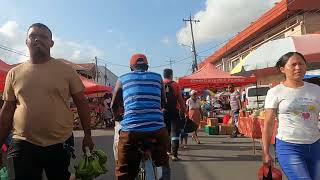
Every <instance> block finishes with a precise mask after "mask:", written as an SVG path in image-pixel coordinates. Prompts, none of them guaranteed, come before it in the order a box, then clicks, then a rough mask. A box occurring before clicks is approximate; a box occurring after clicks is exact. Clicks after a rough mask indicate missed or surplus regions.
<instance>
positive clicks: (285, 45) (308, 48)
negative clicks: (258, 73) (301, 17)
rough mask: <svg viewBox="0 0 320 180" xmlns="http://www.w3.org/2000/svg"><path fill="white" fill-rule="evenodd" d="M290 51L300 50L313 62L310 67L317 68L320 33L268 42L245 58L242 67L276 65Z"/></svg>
mask: <svg viewBox="0 0 320 180" xmlns="http://www.w3.org/2000/svg"><path fill="white" fill-rule="evenodd" d="M288 52H300V53H301V54H303V55H304V56H305V58H306V60H307V62H308V63H309V64H313V65H312V66H310V67H309V69H310V70H311V69H316V68H317V66H315V64H316V63H320V34H307V35H302V36H292V37H286V38H283V39H277V40H273V41H269V42H266V43H264V44H263V45H261V46H260V47H258V48H257V49H255V50H254V51H252V52H251V53H250V54H249V55H248V57H246V58H245V62H243V65H242V68H243V70H244V71H253V70H257V69H264V68H270V67H274V66H275V65H276V63H277V61H278V60H279V58H280V57H281V56H282V55H284V54H286V53H288ZM237 68H238V69H237V70H239V69H242V68H239V67H237ZM235 71H236V70H235Z"/></svg>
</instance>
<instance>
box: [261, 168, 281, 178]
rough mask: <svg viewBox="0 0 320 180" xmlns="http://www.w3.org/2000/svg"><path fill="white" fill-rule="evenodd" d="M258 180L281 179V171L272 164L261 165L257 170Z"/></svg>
mask: <svg viewBox="0 0 320 180" xmlns="http://www.w3.org/2000/svg"><path fill="white" fill-rule="evenodd" d="M258 178H259V180H282V172H281V171H280V170H279V169H277V168H275V167H272V166H268V165H265V164H264V165H262V166H261V167H260V168H259V170H258Z"/></svg>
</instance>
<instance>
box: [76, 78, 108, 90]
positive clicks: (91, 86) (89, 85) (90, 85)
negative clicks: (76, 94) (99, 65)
mask: <svg viewBox="0 0 320 180" xmlns="http://www.w3.org/2000/svg"><path fill="white" fill-rule="evenodd" d="M80 79H81V81H82V83H83V85H84V87H85V91H84V93H85V94H86V95H89V94H94V93H101V92H112V87H111V86H106V85H103V84H99V83H96V82H94V81H92V80H90V79H87V78H85V77H83V76H80Z"/></svg>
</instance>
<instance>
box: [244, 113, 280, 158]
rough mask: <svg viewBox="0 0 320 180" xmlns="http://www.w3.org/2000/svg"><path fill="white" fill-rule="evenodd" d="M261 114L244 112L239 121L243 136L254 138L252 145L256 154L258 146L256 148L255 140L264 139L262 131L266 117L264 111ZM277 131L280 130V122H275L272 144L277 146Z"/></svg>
mask: <svg viewBox="0 0 320 180" xmlns="http://www.w3.org/2000/svg"><path fill="white" fill-rule="evenodd" d="M261 112H262V113H260V114H261V115H260V114H251V115H249V113H245V112H244V111H242V112H241V113H240V116H239V119H238V130H239V132H240V133H241V134H244V136H246V137H249V138H252V143H253V144H252V145H253V153H254V154H255V150H256V146H255V139H261V138H262V130H263V127H264V119H265V117H264V115H263V111H261ZM277 129H278V121H277V120H276V121H275V124H274V128H273V133H272V138H271V144H275V137H276V135H277Z"/></svg>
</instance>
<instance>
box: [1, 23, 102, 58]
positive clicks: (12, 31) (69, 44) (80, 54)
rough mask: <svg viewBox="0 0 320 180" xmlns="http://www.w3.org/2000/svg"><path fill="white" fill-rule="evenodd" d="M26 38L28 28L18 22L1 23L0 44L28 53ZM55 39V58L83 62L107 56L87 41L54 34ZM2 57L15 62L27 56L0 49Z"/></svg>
mask: <svg viewBox="0 0 320 180" xmlns="http://www.w3.org/2000/svg"><path fill="white" fill-rule="evenodd" d="M25 38H26V30H24V31H22V30H20V29H19V25H18V23H17V22H15V21H8V22H6V23H4V24H3V25H1V24H0V45H2V46H6V47H9V48H11V49H14V50H18V51H19V52H22V53H23V54H26V55H28V49H27V47H26V45H25ZM53 40H54V41H55V44H54V46H53V48H52V49H51V52H52V53H51V54H52V56H53V57H55V58H63V59H68V60H71V61H73V62H76V63H77V62H78V63H83V62H90V61H91V60H92V59H93V58H94V56H101V57H104V56H105V54H104V53H103V51H102V50H100V49H98V48H97V47H95V46H93V45H91V44H88V43H87V42H74V41H66V40H64V39H61V38H59V37H57V36H55V35H54V36H53ZM0 59H3V60H5V61H6V62H8V63H10V64H13V63H18V62H22V61H25V60H26V59H27V57H25V56H20V55H17V54H15V53H12V52H8V51H5V50H3V49H0Z"/></svg>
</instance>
